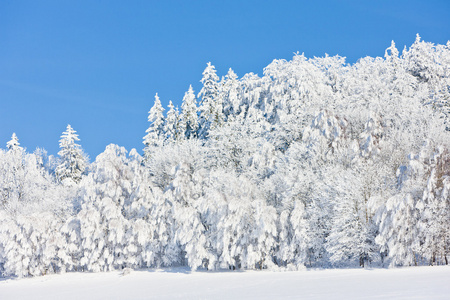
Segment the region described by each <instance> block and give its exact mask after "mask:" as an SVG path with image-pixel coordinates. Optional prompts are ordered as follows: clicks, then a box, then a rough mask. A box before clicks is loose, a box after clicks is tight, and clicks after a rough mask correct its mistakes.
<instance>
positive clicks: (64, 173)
mask: <svg viewBox="0 0 450 300" xmlns="http://www.w3.org/2000/svg"><path fill="white" fill-rule="evenodd" d="M79 140H80V139H79V138H78V134H76V131H75V130H73V128H72V127H71V126H70V125H67V129H66V131H64V132H63V134H62V135H61V139H60V140H59V148H60V149H61V150H60V151H59V152H58V155H59V164H58V166H57V167H56V169H55V174H56V177H57V178H58V180H59V181H61V182H64V183H66V184H73V183H79V182H80V180H81V178H82V176H83V175H84V173H85V170H86V167H87V165H88V159H87V156H86V154H84V152H83V150H82V149H81V146H80V145H78V144H77V143H76V141H79Z"/></svg>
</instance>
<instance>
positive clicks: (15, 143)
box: [6, 132, 23, 151]
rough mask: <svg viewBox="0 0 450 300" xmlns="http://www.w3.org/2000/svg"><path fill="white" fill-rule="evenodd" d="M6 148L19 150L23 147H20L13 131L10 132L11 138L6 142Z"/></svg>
mask: <svg viewBox="0 0 450 300" xmlns="http://www.w3.org/2000/svg"><path fill="white" fill-rule="evenodd" d="M6 149H8V151H19V150H21V149H23V148H22V147H20V143H19V139H18V138H17V135H16V133H15V132H14V133H13V134H12V136H11V140H10V141H8V142H7V143H6Z"/></svg>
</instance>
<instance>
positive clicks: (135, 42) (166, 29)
mask: <svg viewBox="0 0 450 300" xmlns="http://www.w3.org/2000/svg"><path fill="white" fill-rule="evenodd" d="M416 33H419V34H420V35H421V36H422V38H423V39H424V40H426V41H430V42H433V43H440V44H443V43H446V42H447V40H449V39H450V1H448V0H441V1H437V0H435V1H433V0H427V1H415V0H409V1H403V0H401V1H385V0H377V1H364V0H359V1H345V0H334V1H333V0H329V1H282V0H278V1H263V0H259V1H245V0H241V1H211V0H210V1H168V0H160V1H150V0H149V1H95V0H90V1H80V0H77V1H65V0H55V1H43V0H41V1H34V0H32V1H19V0H17V1H12V0H2V1H0V147H1V148H5V147H6V142H7V141H8V140H9V139H10V137H11V134H12V133H13V132H16V134H17V135H18V137H19V140H20V142H21V145H22V146H24V147H26V148H27V150H28V151H30V152H32V151H34V149H35V148H36V147H43V148H45V149H46V150H47V151H48V152H49V153H50V154H56V153H57V152H58V149H59V148H58V147H59V146H58V141H59V138H60V135H61V133H62V132H63V131H64V130H65V128H66V126H67V124H71V125H72V127H73V128H74V129H75V130H77V131H78V133H79V135H80V138H81V142H80V143H81V145H82V147H83V148H84V149H85V151H86V152H87V153H88V154H89V155H90V156H91V160H94V159H95V157H96V156H97V155H98V154H99V153H100V152H102V151H103V150H104V148H105V147H106V146H107V145H108V144H110V143H115V144H119V145H121V146H125V147H126V148H127V149H128V150H130V149H131V148H137V149H138V151H139V152H141V153H142V147H143V145H142V137H143V136H144V134H145V130H146V129H147V127H148V123H147V112H148V111H149V109H150V107H151V106H152V105H153V100H154V95H155V93H156V92H158V94H159V96H160V97H161V101H162V103H163V105H164V106H165V107H166V106H167V104H168V103H169V100H172V101H173V102H174V103H175V104H176V105H181V99H182V98H183V95H184V92H185V91H186V90H187V89H188V87H189V84H192V85H193V87H194V89H195V92H196V93H197V92H198V91H199V89H200V86H201V84H200V82H199V81H200V79H201V73H202V71H203V69H204V68H205V66H206V63H207V62H209V61H211V62H212V64H214V65H215V66H216V69H217V70H218V74H219V76H222V75H225V74H226V72H227V70H228V68H230V67H231V68H233V69H234V70H235V72H236V73H237V74H238V76H239V77H242V76H243V75H244V74H245V73H248V72H254V73H257V74H259V75H261V74H262V70H263V68H264V67H265V66H267V65H268V64H269V63H270V62H271V61H272V60H273V59H276V58H284V59H291V58H292V54H293V53H294V52H297V51H299V52H300V53H301V52H304V53H305V55H306V56H307V57H313V56H323V55H324V54H325V53H328V54H330V55H335V54H339V55H341V56H345V57H347V61H348V62H351V63H353V62H355V61H356V60H357V59H358V58H360V57H364V56H383V55H384V50H385V49H386V48H387V47H389V45H390V42H391V40H394V41H395V42H396V44H397V47H398V48H400V49H402V48H403V46H404V45H407V46H408V47H409V46H410V45H411V44H412V43H413V42H414V39H415V35H416Z"/></svg>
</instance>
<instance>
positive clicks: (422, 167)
mask: <svg viewBox="0 0 450 300" xmlns="http://www.w3.org/2000/svg"><path fill="white" fill-rule="evenodd" d="M199 77H200V76H199ZM201 82H202V89H201V90H200V91H194V90H193V88H192V87H189V89H188V90H187V92H186V93H185V96H184V98H183V101H182V105H181V107H174V105H173V104H172V103H170V104H169V106H168V108H166V109H164V108H163V106H162V105H161V102H160V100H159V98H158V95H156V96H155V101H154V105H153V107H152V108H151V109H150V111H149V117H148V120H149V127H148V129H147V131H146V132H145V133H144V132H143V135H145V136H144V139H143V140H144V155H143V156H140V155H139V153H138V152H137V151H136V150H134V149H133V150H131V151H129V152H128V151H127V150H126V149H124V148H123V147H120V146H117V145H109V146H107V147H106V149H105V151H104V152H103V153H101V154H100V155H98V156H97V158H96V159H95V161H93V162H91V163H89V159H88V157H87V155H86V154H85V153H84V151H83V150H82V147H81V144H80V142H81V141H80V138H81V139H82V137H78V134H77V132H76V131H75V130H74V129H73V128H72V127H71V126H70V125H68V126H67V128H66V130H65V131H64V132H63V134H62V136H61V140H60V141H59V142H60V152H59V153H58V155H57V156H56V157H55V156H52V155H47V153H46V151H45V150H43V149H37V150H36V151H34V152H33V153H30V152H27V151H26V150H25V149H23V148H22V147H21V146H20V143H19V139H18V137H17V136H16V135H15V134H13V135H12V138H11V140H10V141H8V142H7V144H6V146H7V147H6V149H0V193H1V194H0V271H1V273H2V274H3V275H4V276H19V277H22V276H36V275H43V274H49V273H60V272H69V271H87V272H91V271H92V272H98V271H108V270H115V269H123V268H131V269H137V268H148V267H150V268H152V267H164V266H189V267H191V268H192V270H195V269H197V268H203V269H207V270H220V269H232V270H235V269H279V268H281V269H287V270H298V269H302V268H309V267H314V268H317V267H324V268H326V267H351V266H361V267H364V266H368V265H371V266H414V265H441V264H448V259H449V258H450V257H449V256H450V42H448V43H447V44H446V45H434V44H433V43H429V42H424V41H421V39H420V37H419V36H417V38H416V41H415V42H414V43H413V44H412V45H411V47H409V48H408V49H407V48H405V49H404V50H403V52H402V53H401V54H400V51H399V50H398V49H397V48H396V47H395V44H394V42H392V44H391V46H390V47H389V48H387V49H386V52H385V54H384V58H381V57H377V58H372V57H365V58H361V59H360V60H358V62H356V63H354V64H348V63H346V62H345V58H344V57H340V56H333V57H331V56H327V55H326V56H324V57H314V58H306V57H305V56H304V55H302V54H295V55H294V57H293V58H292V60H290V61H286V60H274V61H273V62H272V63H271V64H270V65H268V66H267V67H266V68H265V69H264V72H263V76H258V75H256V74H253V73H249V74H245V75H244V76H243V77H242V78H238V76H237V75H236V74H235V73H234V72H233V70H231V69H230V70H229V71H228V73H227V75H226V76H224V77H222V78H219V77H218V76H217V73H216V70H215V67H214V66H213V65H212V64H210V63H208V64H207V67H206V69H205V71H204V72H203V76H202V78H201ZM165 111H166V113H165ZM55 142H56V141H55Z"/></svg>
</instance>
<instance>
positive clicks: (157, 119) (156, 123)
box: [143, 93, 164, 159]
mask: <svg viewBox="0 0 450 300" xmlns="http://www.w3.org/2000/svg"><path fill="white" fill-rule="evenodd" d="M163 112H164V108H163V107H162V105H161V100H159V97H158V93H156V95H155V103H154V104H153V106H152V108H151V109H150V111H149V112H148V121H149V122H150V126H149V127H148V129H147V130H146V131H145V132H146V133H147V134H146V135H145V136H144V138H143V139H144V141H143V143H144V145H145V147H144V157H145V159H148V158H149V157H150V156H151V152H152V149H153V148H154V147H158V146H160V145H162V143H163V142H164V114H163Z"/></svg>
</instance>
